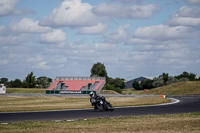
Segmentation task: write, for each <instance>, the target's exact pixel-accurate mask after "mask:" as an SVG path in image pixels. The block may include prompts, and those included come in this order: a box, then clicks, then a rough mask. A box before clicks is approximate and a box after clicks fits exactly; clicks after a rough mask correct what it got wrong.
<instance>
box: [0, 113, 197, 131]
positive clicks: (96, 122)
mask: <svg viewBox="0 0 200 133" xmlns="http://www.w3.org/2000/svg"><path fill="white" fill-rule="evenodd" d="M199 125H200V112H199V113H187V114H173V115H170V114H166V115H148V116H127V117H113V118H91V119H78V120H74V121H66V120H62V121H26V122H12V123H8V124H0V129H1V130H0V132H3V133H27V132H28V133H37V132H38V133H47V132H48V133H49V132H54V133H63V132H69V133H72V132H75V133H86V132H87V133H102V132H105V133H106V132H108V133H133V132H137V133H199V132H200V126H199Z"/></svg>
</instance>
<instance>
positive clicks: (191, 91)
mask: <svg viewBox="0 0 200 133" xmlns="http://www.w3.org/2000/svg"><path fill="white" fill-rule="evenodd" d="M140 94H155V95H200V81H187V82H178V83H174V84H170V85H166V86H162V87H158V88H155V89H152V90H149V91H146V92H144V91H143V92H141V93H140Z"/></svg>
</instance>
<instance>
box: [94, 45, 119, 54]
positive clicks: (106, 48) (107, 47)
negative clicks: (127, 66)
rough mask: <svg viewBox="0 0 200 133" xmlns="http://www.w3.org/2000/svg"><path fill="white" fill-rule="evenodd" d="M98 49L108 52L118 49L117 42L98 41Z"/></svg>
mask: <svg viewBox="0 0 200 133" xmlns="http://www.w3.org/2000/svg"><path fill="white" fill-rule="evenodd" d="M95 46H96V49H97V51H101V52H108V51H114V50H116V45H115V44H109V43H98V44H95Z"/></svg>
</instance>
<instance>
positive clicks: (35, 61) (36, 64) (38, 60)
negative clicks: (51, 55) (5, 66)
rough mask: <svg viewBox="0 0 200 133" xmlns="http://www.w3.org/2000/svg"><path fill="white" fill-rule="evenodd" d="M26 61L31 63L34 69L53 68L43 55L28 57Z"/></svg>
mask: <svg viewBox="0 0 200 133" xmlns="http://www.w3.org/2000/svg"><path fill="white" fill-rule="evenodd" d="M26 62H27V63H29V64H30V67H31V68H33V69H42V70H49V69H50V68H51V67H50V66H49V65H47V61H45V60H44V58H43V57H42V56H41V55H36V56H35V57H30V58H27V59H26Z"/></svg>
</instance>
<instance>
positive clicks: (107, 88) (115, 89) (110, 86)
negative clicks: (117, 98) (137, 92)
mask: <svg viewBox="0 0 200 133" xmlns="http://www.w3.org/2000/svg"><path fill="white" fill-rule="evenodd" d="M105 89H106V90H113V91H116V92H117V93H120V94H122V90H121V89H120V88H118V87H114V86H113V85H110V84H107V85H106V86H105Z"/></svg>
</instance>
